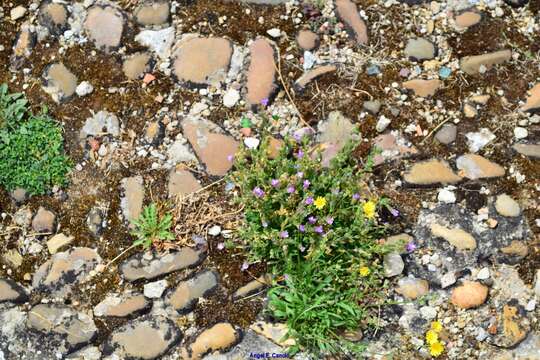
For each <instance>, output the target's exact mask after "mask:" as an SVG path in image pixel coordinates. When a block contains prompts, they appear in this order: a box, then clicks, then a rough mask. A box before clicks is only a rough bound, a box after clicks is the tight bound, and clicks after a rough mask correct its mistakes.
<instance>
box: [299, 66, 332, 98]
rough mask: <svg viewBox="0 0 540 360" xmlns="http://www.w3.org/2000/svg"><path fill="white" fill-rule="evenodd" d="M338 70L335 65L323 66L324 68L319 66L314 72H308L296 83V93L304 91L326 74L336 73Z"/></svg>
mask: <svg viewBox="0 0 540 360" xmlns="http://www.w3.org/2000/svg"><path fill="white" fill-rule="evenodd" d="M336 70H337V67H336V66H335V65H323V66H318V67H316V68H314V69H313V70H309V71H307V72H306V73H304V74H303V75H302V76H300V77H299V78H298V79H297V80H296V81H295V83H294V86H295V88H296V91H298V92H301V91H303V90H304V89H305V88H306V86H308V84H310V83H311V82H312V81H313V80H315V79H317V78H319V77H320V76H323V75H325V74H328V73H331V72H335V71H336Z"/></svg>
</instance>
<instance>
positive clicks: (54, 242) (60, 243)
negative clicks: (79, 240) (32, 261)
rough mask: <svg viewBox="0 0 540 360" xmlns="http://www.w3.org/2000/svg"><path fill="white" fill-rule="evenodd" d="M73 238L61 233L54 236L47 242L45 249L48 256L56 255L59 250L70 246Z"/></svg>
mask: <svg viewBox="0 0 540 360" xmlns="http://www.w3.org/2000/svg"><path fill="white" fill-rule="evenodd" d="M73 239H74V237H73V236H66V235H64V234H62V233H60V234H56V235H54V236H53V237H51V238H50V239H49V240H47V248H48V249H49V253H50V254H56V253H57V252H58V250H60V249H61V248H63V247H65V246H67V245H69V244H71V243H72V242H73Z"/></svg>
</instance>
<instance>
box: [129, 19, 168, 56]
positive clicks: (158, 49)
mask: <svg viewBox="0 0 540 360" xmlns="http://www.w3.org/2000/svg"><path fill="white" fill-rule="evenodd" d="M174 36H175V30H174V28H173V27H168V28H165V29H161V30H144V31H141V32H140V33H138V34H137V36H135V41H137V42H138V43H139V44H141V45H142V46H146V47H148V49H150V50H152V51H153V52H154V53H155V54H156V55H157V56H158V57H159V58H160V59H162V60H167V59H168V57H169V56H171V48H172V45H173V42H174Z"/></svg>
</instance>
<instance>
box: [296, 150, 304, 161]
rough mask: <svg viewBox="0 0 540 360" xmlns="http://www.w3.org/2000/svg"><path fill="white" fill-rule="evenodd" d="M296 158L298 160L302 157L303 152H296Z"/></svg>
mask: <svg viewBox="0 0 540 360" xmlns="http://www.w3.org/2000/svg"><path fill="white" fill-rule="evenodd" d="M296 157H297V158H298V159H301V158H303V157H304V152H303V151H302V150H298V152H297V153H296Z"/></svg>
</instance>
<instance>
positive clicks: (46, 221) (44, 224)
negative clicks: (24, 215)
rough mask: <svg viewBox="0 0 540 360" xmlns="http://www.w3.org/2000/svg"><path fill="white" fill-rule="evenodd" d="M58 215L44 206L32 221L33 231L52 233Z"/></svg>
mask: <svg viewBox="0 0 540 360" xmlns="http://www.w3.org/2000/svg"><path fill="white" fill-rule="evenodd" d="M55 222H56V215H55V214H54V213H53V212H52V211H49V210H47V209H45V208H44V207H43V206H40V207H39V209H38V211H37V213H36V215H35V216H34V218H33V219H32V229H33V230H34V231H35V232H36V233H40V234H41V233H52V232H54V230H55V228H56V226H55Z"/></svg>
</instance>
